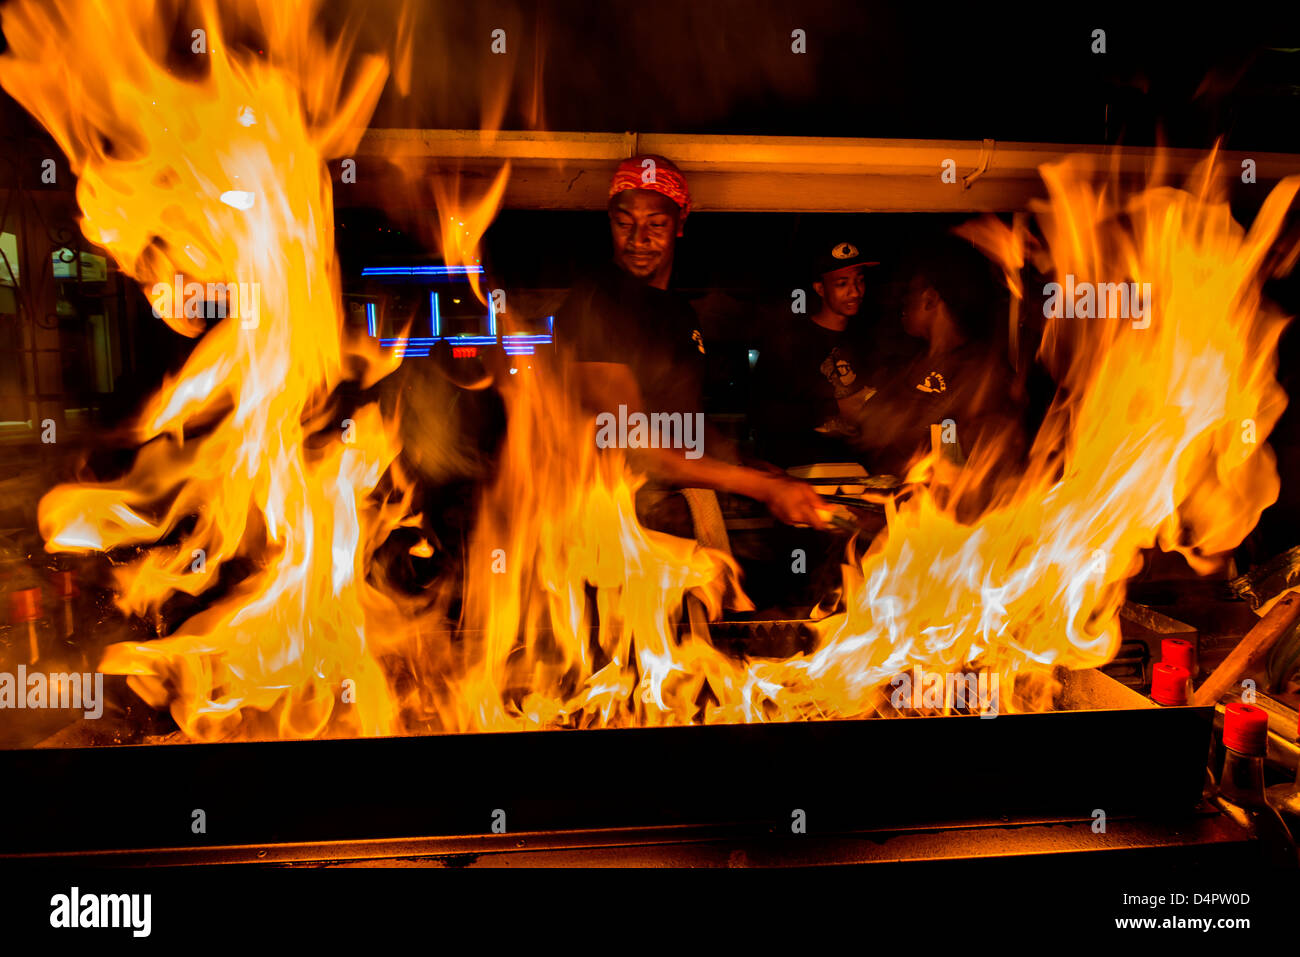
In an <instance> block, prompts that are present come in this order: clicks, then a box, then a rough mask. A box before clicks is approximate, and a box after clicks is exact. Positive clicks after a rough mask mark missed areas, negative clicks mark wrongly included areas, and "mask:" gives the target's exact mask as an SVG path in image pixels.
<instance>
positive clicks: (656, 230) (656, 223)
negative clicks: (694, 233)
mask: <svg viewBox="0 0 1300 957" xmlns="http://www.w3.org/2000/svg"><path fill="white" fill-rule="evenodd" d="M679 212H680V211H679V210H678V208H677V204H676V203H674V202H673V201H672V200H670V199H669V198H668V197H667V196H664V195H662V194H660V193H655V192H652V191H650V190H648V189H625V190H623V192H621V193H619V194H618V195H617V196H615V197H614V199H613V202H612V203H611V204H610V210H609V229H610V234H611V236H613V239H614V261H615V262H616V263H618V265H619V267H620V268H621V269H623V270H624V271H625V272H628V273H631V274H632V275H633V276H636V277H637V278H638V279H644V280H646V281H647V282H654V281H655V280H662V281H663V283H664V284H665V285H666V284H667V281H668V276H669V274H670V273H671V272H672V269H673V248H674V246H675V244H676V240H677V236H678V233H679V231H680V225H679V217H678V214H679Z"/></svg>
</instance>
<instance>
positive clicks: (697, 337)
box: [691, 329, 704, 352]
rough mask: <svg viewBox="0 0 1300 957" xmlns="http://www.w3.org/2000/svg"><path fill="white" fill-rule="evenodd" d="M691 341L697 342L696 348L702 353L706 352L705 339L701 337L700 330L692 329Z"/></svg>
mask: <svg viewBox="0 0 1300 957" xmlns="http://www.w3.org/2000/svg"><path fill="white" fill-rule="evenodd" d="M691 339H693V340H694V342H695V348H697V349H699V350H700V352H704V337H703V336H702V335H700V330H698V329H692V330H691Z"/></svg>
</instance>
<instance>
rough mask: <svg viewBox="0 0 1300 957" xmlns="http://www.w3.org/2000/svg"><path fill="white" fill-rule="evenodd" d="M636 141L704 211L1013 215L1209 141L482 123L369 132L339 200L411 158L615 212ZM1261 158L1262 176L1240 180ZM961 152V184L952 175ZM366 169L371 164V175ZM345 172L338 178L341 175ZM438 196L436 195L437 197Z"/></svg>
mask: <svg viewBox="0 0 1300 957" xmlns="http://www.w3.org/2000/svg"><path fill="white" fill-rule="evenodd" d="M638 152H645V153H659V154H661V155H663V156H667V157H668V158H669V159H671V160H673V161H674V162H675V163H676V164H677V165H678V166H679V167H681V169H682V170H683V171H684V172H685V173H686V175H687V178H688V179H689V181H690V185H691V194H692V202H693V208H695V209H697V210H701V211H729V212H844V213H849V212H858V213H860V212H1003V211H1011V210H1019V209H1025V208H1026V207H1027V204H1028V203H1029V201H1030V200H1031V199H1032V198H1035V197H1042V196H1043V195H1044V193H1045V191H1044V187H1043V184H1042V180H1041V178H1040V176H1039V173H1038V168H1039V167H1040V166H1041V165H1043V164H1044V163H1050V162H1055V161H1058V160H1062V159H1064V158H1065V157H1066V156H1071V155H1073V156H1075V157H1077V160H1076V161H1077V162H1079V163H1082V164H1083V165H1084V166H1085V168H1088V169H1091V170H1093V171H1094V173H1095V174H1096V175H1098V176H1114V177H1117V178H1118V179H1119V180H1120V181H1122V182H1125V183H1129V184H1133V185H1140V184H1142V183H1144V182H1147V181H1148V180H1149V178H1150V176H1151V174H1152V173H1153V172H1155V171H1162V172H1163V174H1164V176H1165V177H1166V178H1167V180H1166V181H1172V182H1174V183H1181V182H1182V181H1183V180H1185V179H1186V178H1187V177H1188V176H1189V175H1190V174H1191V173H1192V172H1193V170H1194V168H1195V167H1196V165H1197V164H1198V163H1201V162H1202V161H1203V160H1204V159H1205V158H1206V155H1207V153H1206V151H1203V150H1187V149H1165V150H1159V151H1158V150H1156V149H1154V148H1148V147H1131V146H1092V145H1070V144H1059V143H997V142H995V141H993V140H983V141H980V140H896V139H850V138H834V137H808V136H730V135H727V136H716V135H689V134H676V133H662V134H661V133H640V134H639V133H548V132H527V131H505V132H498V133H496V134H489V133H484V132H481V131H479V130H410V129H376V130H367V131H366V133H365V135H364V136H363V137H362V139H361V144H360V146H359V148H358V149H357V151H356V160H357V164H358V176H357V183H356V184H355V186H360V187H362V188H360V189H357V188H355V187H353V186H350V187H349V188H348V189H341V188H339V186H338V185H337V184H336V188H335V199H336V202H337V203H338V204H339V205H341V206H348V205H376V206H383V205H385V202H384V200H385V199H386V198H387V199H388V200H389V201H390V202H391V199H392V195H391V193H386V192H385V183H386V182H387V183H392V179H391V176H386V174H385V172H384V170H385V167H387V166H388V164H390V163H396V164H399V165H401V166H402V167H403V168H404V169H405V170H406V171H407V172H408V174H413V175H414V176H415V177H417V179H418V178H423V177H436V176H448V175H453V174H460V175H463V176H466V177H468V178H470V179H479V178H482V179H484V180H487V179H489V178H490V177H491V176H493V175H494V174H495V172H496V171H497V170H498V169H499V168H500V167H501V165H502V163H504V162H505V161H506V160H509V161H510V162H511V173H510V179H509V182H508V184H507V186H506V191H505V196H504V199H503V202H502V205H503V206H504V207H505V208H508V209H604V208H605V204H606V199H607V189H608V183H609V178H610V175H611V173H612V172H613V170H614V167H615V166H616V165H617V164H618V162H619V161H620V160H622V159H624V158H625V157H628V156H632V155H635V154H636V153H638ZM1219 158H1220V163H1219V165H1218V166H1217V167H1216V176H1217V177H1219V178H1221V179H1223V180H1224V181H1225V183H1228V184H1231V185H1232V186H1233V188H1234V190H1235V189H1237V188H1238V187H1240V188H1241V189H1260V190H1261V198H1262V195H1263V192H1264V191H1266V190H1267V189H1268V187H1269V186H1270V185H1271V184H1272V183H1274V182H1276V181H1277V180H1278V179H1280V178H1282V177H1283V176H1287V175H1296V174H1300V156H1297V155H1292V154H1287V153H1242V152H1221V153H1220V154H1219ZM1246 159H1251V160H1254V162H1255V176H1256V179H1257V180H1258V182H1257V183H1256V184H1254V186H1250V185H1247V184H1242V183H1241V173H1242V168H1243V167H1242V162H1243V161H1244V160H1246ZM948 161H951V167H952V169H953V173H954V175H953V176H950V177H949V179H953V178H955V180H956V181H955V182H945V181H944V179H943V178H942V174H943V172H944V169H945V164H946V163H947V162H948ZM367 172H369V174H370V175H366V173H367ZM336 179H337V175H336ZM429 205H430V207H431V206H432V203H431V202H430V203H429Z"/></svg>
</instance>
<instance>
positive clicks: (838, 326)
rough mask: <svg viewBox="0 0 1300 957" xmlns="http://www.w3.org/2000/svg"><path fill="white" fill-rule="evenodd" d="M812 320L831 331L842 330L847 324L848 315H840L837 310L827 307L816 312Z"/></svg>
mask: <svg viewBox="0 0 1300 957" xmlns="http://www.w3.org/2000/svg"><path fill="white" fill-rule="evenodd" d="M812 321H813V322H815V323H817V325H819V326H821V327H822V328H823V329H829V330H831V332H843V331H844V330H845V329H846V328H848V325H849V317H848V316H841V315H840V314H839V313H838V312H831V311H830V310H829V309H822V310H821V311H820V312H818V313H816V314H815V315H814V316H813V317H812Z"/></svg>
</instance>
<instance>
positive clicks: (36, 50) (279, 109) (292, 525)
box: [0, 0, 403, 739]
mask: <svg viewBox="0 0 1300 957" xmlns="http://www.w3.org/2000/svg"><path fill="white" fill-rule="evenodd" d="M197 10H198V13H199V17H198V19H197V20H196V21H195V22H194V24H193V29H194V31H195V32H194V34H193V36H194V38H195V40H194V42H195V43H196V44H197V43H199V41H200V38H201V39H202V41H203V43H204V45H206V48H207V55H206V57H205V58H204V59H203V60H202V61H198V60H197V59H195V60H193V61H190V63H189V64H187V65H188V66H190V67H191V68H190V69H186V70H182V69H179V68H178V67H177V66H176V65H175V64H172V63H169V62H168V41H169V37H170V33H169V31H170V27H171V25H170V24H166V25H165V24H164V23H163V22H162V21H161V20H160V19H159V18H158V16H157V11H156V10H155V8H154V4H152V3H150V2H147V0H140V2H131V3H125V4H122V3H111V4H109V3H104V4H98V3H75V2H63V3H57V4H54V5H43V4H25V5H13V6H11V7H8V8H6V10H5V15H4V30H5V34H6V36H7V38H8V40H9V44H10V47H11V50H12V53H11V54H10V55H9V56H6V57H5V58H4V60H3V64H2V65H0V82H3V84H4V86H5V88H6V89H7V90H8V91H9V92H10V93H11V94H12V95H13V96H14V97H15V98H16V99H17V100H19V102H21V103H22V104H23V105H24V106H25V107H26V108H27V109H28V110H29V111H31V112H32V113H33V114H34V115H35V116H37V117H38V118H39V119H40V120H41V121H42V122H43V123H44V124H45V126H46V127H47V129H49V131H50V132H51V134H52V135H53V136H54V137H55V139H56V140H57V141H58V143H59V145H60V146H61V147H62V148H63V150H64V151H65V152H66V153H67V154H68V157H69V159H70V160H71V162H72V166H73V169H74V170H75V172H76V173H77V175H78V178H79V181H78V188H77V198H78V202H79V203H80V206H81V209H82V212H83V220H82V229H83V232H84V233H85V234H86V236H87V238H89V239H90V240H92V241H93V242H96V243H98V244H100V245H101V246H103V247H104V248H105V249H107V250H108V251H109V252H110V253H111V254H112V255H113V257H114V258H115V259H116V260H117V261H118V263H119V264H120V265H121V266H122V268H123V269H124V270H125V271H126V272H128V273H129V274H130V275H132V276H133V277H135V278H136V279H137V280H139V281H140V283H141V284H142V286H143V287H144V288H145V289H146V290H151V289H153V288H154V287H156V286H157V285H159V284H161V285H162V286H164V287H170V286H172V285H173V284H174V283H175V282H176V278H175V277H177V276H182V277H184V278H185V280H186V282H187V284H188V283H189V282H194V283H199V284H202V288H203V289H204V291H205V294H206V290H207V289H209V288H211V287H209V286H208V285H207V284H208V283H214V284H222V285H223V286H224V287H226V288H227V289H232V290H243V289H248V290H254V291H256V293H257V300H258V302H257V307H256V309H255V311H254V313H253V314H252V315H247V314H244V315H239V316H233V315H232V316H228V317H227V318H225V319H223V320H221V321H219V322H217V323H216V324H215V325H214V326H213V327H212V328H211V329H210V330H208V331H206V332H205V330H204V325H205V324H204V322H203V321H202V319H203V317H201V316H198V315H195V314H194V312H193V311H192V310H185V311H182V312H180V313H179V314H177V311H176V310H174V309H171V310H166V311H164V313H163V314H164V316H165V318H166V321H167V322H168V323H169V324H171V325H172V326H173V328H176V329H177V330H178V331H181V332H184V333H185V334H187V335H190V336H200V335H202V338H201V339H200V341H199V342H198V344H197V346H196V347H195V349H194V351H193V353H192V354H191V356H190V357H189V360H188V361H187V362H186V363H185V366H184V368H183V369H182V370H181V372H180V374H179V376H177V378H176V379H175V380H174V381H170V382H168V383H166V385H165V386H164V387H163V389H162V390H161V391H160V392H159V393H158V395H157V396H155V397H154V399H153V400H152V401H151V402H150V403H149V404H148V406H147V408H146V409H145V411H144V413H143V416H142V418H141V421H140V424H139V438H140V440H141V442H142V443H147V444H145V446H144V448H143V449H142V451H141V453H140V455H139V457H138V458H137V460H136V462H135V464H134V466H133V468H132V469H131V471H130V472H129V474H127V475H126V476H125V477H124V478H122V479H121V480H119V481H116V482H112V483H109V484H104V485H96V486H83V485H65V486H60V487H58V488H55V489H54V490H52V491H51V492H50V493H49V494H48V495H47V496H46V497H45V499H44V500H43V501H42V503H41V509H40V516H39V520H40V527H41V531H42V534H43V535H44V536H45V538H46V541H47V547H48V548H49V549H50V550H52V551H77V550H87V549H93V550H99V551H109V550H113V549H119V550H120V549H123V548H124V547H129V546H141V545H152V546H155V547H152V548H150V549H148V550H146V551H143V552H140V553H139V554H138V555H137V556H136V557H134V558H133V559H131V560H130V561H128V562H126V563H125V564H123V565H122V566H121V567H120V568H119V569H118V572H117V580H118V585H119V588H120V604H121V606H122V608H123V609H124V610H126V611H127V612H129V613H133V614H145V613H153V614H158V613H159V610H160V608H161V606H162V604H163V602H164V601H165V600H166V599H167V598H168V597H170V596H171V595H173V594H175V593H176V592H186V593H188V594H191V595H199V594H209V595H213V594H220V595H221V596H222V597H220V598H218V599H217V600H215V601H213V602H212V603H211V604H210V605H209V607H208V608H207V609H206V610H205V611H204V612H202V613H201V614H199V615H197V616H195V617H194V618H193V619H191V620H190V621H187V622H185V623H184V625H183V626H181V627H180V628H179V629H178V630H177V631H176V632H175V633H174V634H171V635H169V636H167V637H165V638H162V639H160V640H158V641H153V642H149V643H148V644H143V645H129V646H123V645H118V646H114V647H112V648H111V649H110V650H109V652H108V654H107V655H106V657H105V659H104V660H103V662H102V663H101V664H100V668H101V669H102V670H104V671H106V672H109V673H118V674H127V675H130V676H131V686H132V687H133V688H134V689H135V690H136V691H137V692H138V693H139V694H140V695H141V696H142V697H143V698H144V699H145V700H146V701H148V702H150V703H151V704H154V705H155V706H159V707H161V706H164V705H168V704H170V706H171V710H172V714H173V716H174V717H175V719H176V721H177V723H178V724H179V725H180V727H181V728H182V729H183V730H184V731H185V732H186V733H187V734H189V735H190V736H192V737H194V738H198V739H212V738H224V737H232V736H264V735H271V736H285V737H288V736H294V737H297V736H313V735H317V734H321V733H324V732H325V731H326V729H327V728H329V729H330V730H331V732H332V733H335V732H342V733H353V734H379V733H383V732H385V731H388V730H391V728H392V726H393V724H392V723H393V701H392V698H391V696H390V694H389V692H388V688H387V683H386V680H385V677H384V674H383V672H382V670H381V668H380V667H379V666H378V664H377V662H376V659H375V655H374V649H373V647H372V645H373V641H372V640H371V639H369V638H368V636H367V633H366V630H365V615H366V608H367V606H368V605H372V604H374V603H376V602H379V603H380V604H382V603H383V601H382V599H381V598H380V596H378V595H377V593H373V591H372V590H371V589H370V587H369V586H368V585H367V583H366V580H365V568H366V563H367V559H368V556H369V554H370V553H371V552H372V551H373V549H374V547H375V546H377V545H378V544H379V543H380V542H381V541H383V539H384V538H385V537H386V535H387V532H388V531H389V529H390V528H391V527H392V525H393V524H394V523H395V521H397V520H398V519H399V518H400V516H401V513H402V511H403V509H402V508H401V507H388V506H386V505H385V504H384V503H383V502H382V501H377V500H376V499H375V498H374V497H373V496H372V493H373V492H374V491H375V489H376V487H377V486H378V485H379V482H380V479H381V477H383V476H384V474H385V471H386V470H387V469H388V466H389V464H390V463H391V462H392V460H393V458H394V457H395V456H396V454H397V452H398V449H397V446H396V444H395V442H394V441H393V434H392V433H393V429H392V426H391V424H390V423H386V422H384V421H382V419H381V417H380V415H379V413H378V410H377V409H375V408H374V407H363V408H361V409H359V410H357V411H355V412H353V413H352V414H351V415H350V416H349V417H348V418H347V420H346V421H340V419H341V418H342V416H340V415H337V414H336V410H335V409H334V408H333V406H332V405H331V401H330V394H331V392H332V390H333V389H334V387H335V386H336V385H337V384H338V383H339V382H340V381H341V380H342V379H343V378H344V365H345V361H347V359H348V354H347V351H346V350H345V347H344V342H343V339H342V336H341V332H342V328H343V326H342V320H341V311H340V300H339V277H338V269H337V265H336V262H335V258H334V250H333V236H332V205H331V201H330V189H331V185H330V180H329V175H328V172H327V170H326V167H325V160H326V159H328V158H329V157H333V156H338V155H340V154H342V153H346V152H347V151H349V150H350V149H351V148H352V147H353V146H354V145H355V143H356V141H357V139H358V137H359V135H360V130H361V129H362V128H363V127H364V125H365V122H366V120H367V118H368V117H369V115H370V112H371V110H372V109H373V107H374V103H375V101H376V99H377V97H378V95H379V92H380V90H381V89H382V87H383V84H384V82H385V80H386V77H387V69H386V66H385V65H384V63H383V62H382V61H381V60H380V59H378V58H368V59H366V60H364V61H362V62H360V63H359V64H356V65H354V72H353V73H352V74H351V76H352V80H353V82H352V84H351V86H350V87H349V88H347V90H346V91H344V90H343V89H341V88H340V86H339V83H338V80H337V78H338V77H340V76H343V75H344V74H345V69H346V68H347V67H348V66H349V61H348V56H347V54H348V50H347V44H346V42H340V43H338V44H335V45H333V46H330V45H327V44H325V43H324V42H323V41H321V40H319V39H317V38H315V37H314V36H313V35H311V34H310V33H309V32H308V30H307V29H306V28H305V27H304V26H303V25H304V24H308V23H310V22H311V20H312V14H313V9H312V5H311V4H301V3H298V4H287V5H286V4H275V5H267V6H266V7H265V9H264V10H263V11H261V12H260V13H259V12H258V11H257V10H254V9H251V8H249V9H242V10H239V11H237V12H238V13H239V14H240V20H239V23H240V25H241V27H242V28H247V27H249V26H254V25H256V26H257V27H258V29H260V31H261V37H262V39H263V42H264V43H265V49H267V50H269V51H272V55H271V56H268V57H257V56H254V55H249V54H246V53H242V52H240V47H239V44H240V43H242V42H243V41H244V40H245V39H246V38H245V37H244V36H243V35H242V34H240V35H237V36H231V37H229V38H228V37H227V35H226V32H225V30H224V29H223V23H225V22H227V21H223V20H222V19H221V18H220V17H219V16H218V15H217V11H216V7H215V4H211V3H203V4H200V5H199V6H198V8H197ZM173 59H176V57H173ZM199 62H201V63H202V65H203V66H204V67H205V69H203V70H202V71H201V72H198V73H197V74H196V73H195V71H194V70H193V68H192V67H193V64H194V63H199ZM154 298H155V297H153V296H151V299H154ZM187 298H188V297H187ZM155 301H157V300H156V299H155ZM217 305H218V306H220V305H225V303H224V302H223V303H218V304H217ZM218 311H219V310H218ZM240 312H247V310H240ZM376 358H377V357H376ZM372 365H373V363H372ZM383 371H384V370H383V369H382V368H379V367H377V366H376V367H375V371H374V372H373V373H372V374H380V373H382V372H383ZM119 554H120V552H119ZM344 682H350V684H349V687H351V688H355V697H354V698H353V699H352V700H353V701H355V705H354V706H352V707H345V706H343V705H342V704H341V703H340V701H341V699H340V694H339V691H338V689H339V687H340V686H342V685H343V684H344Z"/></svg>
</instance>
